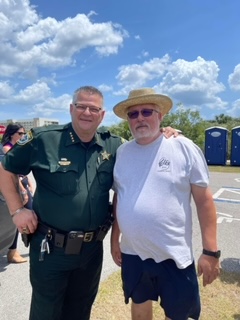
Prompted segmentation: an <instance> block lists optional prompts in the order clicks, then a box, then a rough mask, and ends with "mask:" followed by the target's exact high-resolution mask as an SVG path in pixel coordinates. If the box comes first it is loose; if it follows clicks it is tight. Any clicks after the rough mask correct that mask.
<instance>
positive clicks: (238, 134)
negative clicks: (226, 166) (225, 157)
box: [230, 126, 240, 166]
mask: <svg viewBox="0 0 240 320" xmlns="http://www.w3.org/2000/svg"><path fill="white" fill-rule="evenodd" d="M230 163H231V166H240V126H238V127H234V128H232V142H231V157H230Z"/></svg>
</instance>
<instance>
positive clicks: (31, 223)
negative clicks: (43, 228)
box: [13, 208, 38, 233]
mask: <svg viewBox="0 0 240 320" xmlns="http://www.w3.org/2000/svg"><path fill="white" fill-rule="evenodd" d="M13 222H14V224H15V225H16V227H17V228H18V230H19V232H20V233H34V231H35V230H36V228H37V225H38V219H37V216H36V214H35V213H34V211H32V210H29V209H26V208H24V209H23V210H21V211H20V212H19V213H18V214H16V215H15V216H14V217H13Z"/></svg>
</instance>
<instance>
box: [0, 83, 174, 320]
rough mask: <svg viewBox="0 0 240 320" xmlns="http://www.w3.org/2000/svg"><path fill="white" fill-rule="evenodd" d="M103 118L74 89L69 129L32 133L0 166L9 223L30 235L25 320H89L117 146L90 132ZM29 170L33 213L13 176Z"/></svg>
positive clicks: (96, 98) (97, 103)
mask: <svg viewBox="0 0 240 320" xmlns="http://www.w3.org/2000/svg"><path fill="white" fill-rule="evenodd" d="M104 113H105V111H104V109H103V96H102V93H101V92H100V91H99V90H98V89H96V88H94V87H82V88H79V89H78V90H76V92H75V93H74V96H73V101H72V103H71V105H70V114H71V118H72V122H71V123H69V124H66V125H56V126H48V127H41V128H35V129H32V130H31V131H30V132H29V133H27V135H25V136H24V137H23V138H22V139H21V140H20V141H19V142H18V143H17V144H16V145H15V146H14V147H13V148H12V149H11V150H10V151H9V152H8V153H7V155H6V156H5V158H4V159H3V161H2V164H0V190H1V191H2V193H3V195H4V197H5V198H6V201H7V204H8V208H9V211H10V213H11V215H12V217H13V222H14V223H15V224H16V226H17V228H18V230H19V231H20V232H21V233H22V234H24V235H26V234H29V235H31V241H30V281H31V285H32V301H31V310H30V318H29V319H30V320H69V319H71V320H88V319H89V318H90V313H91V307H92V304H93V302H94V299H95V296H96V294H97V290H98V285H99V280H100V274H101V269H102V258H103V245H102V240H103V238H104V236H105V234H106V233H107V231H108V229H109V227H110V226H111V218H110V217H109V216H110V214H109V190H110V189H111V187H112V183H113V166H114V163H115V155H116V150H117V148H118V147H119V146H120V145H121V144H122V142H123V140H122V139H121V138H119V137H117V136H114V135H112V134H110V133H109V132H108V131H101V130H97V127H98V126H99V124H100V123H101V121H102V119H103V117H104ZM173 133H175V134H176V131H174V130H172V131H171V130H170V132H169V135H171V134H173ZM176 135H177V134H176ZM30 171H32V173H33V175H34V178H35V181H36V191H35V194H34V200H33V211H31V210H28V209H26V208H24V207H23V205H22V200H21V197H20V195H19V191H18V180H17V174H19V173H22V174H25V175H27V174H28V173H29V172H30ZM28 240H29V239H28Z"/></svg>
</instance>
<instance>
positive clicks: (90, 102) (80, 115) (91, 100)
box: [70, 91, 105, 142]
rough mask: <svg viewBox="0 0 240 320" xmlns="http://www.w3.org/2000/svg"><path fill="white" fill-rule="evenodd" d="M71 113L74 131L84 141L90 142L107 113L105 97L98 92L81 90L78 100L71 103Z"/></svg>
mask: <svg viewBox="0 0 240 320" xmlns="http://www.w3.org/2000/svg"><path fill="white" fill-rule="evenodd" d="M86 107H87V108H86ZM70 114H71V118H72V126H73V129H74V131H75V132H76V133H77V135H78V136H79V138H80V139H81V140H82V141H84V142H89V141H91V140H92V138H93V136H94V135H95V132H96V130H97V127H98V126H99V124H100V123H101V122H102V120H103V117H104V114H105V111H104V110H103V98H102V97H101V96H100V95H99V94H97V93H92V92H88V91H79V93H78V95H77V97H76V102H73V103H72V104H71V105H70Z"/></svg>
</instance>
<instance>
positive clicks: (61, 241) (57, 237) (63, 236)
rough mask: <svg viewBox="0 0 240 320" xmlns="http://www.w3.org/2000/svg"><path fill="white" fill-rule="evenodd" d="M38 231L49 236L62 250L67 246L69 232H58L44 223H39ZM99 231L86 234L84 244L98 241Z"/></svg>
mask: <svg viewBox="0 0 240 320" xmlns="http://www.w3.org/2000/svg"><path fill="white" fill-rule="evenodd" d="M37 230H38V231H39V232H40V233H42V234H44V235H47V236H48V238H49V239H51V240H53V243H54V245H55V246H56V247H59V248H62V247H64V246H65V244H66V241H67V238H68V235H69V232H64V231H61V230H56V229H54V228H52V227H50V226H48V225H46V224H43V223H42V222H39V223H38V227H37ZM98 232H99V229H98V230H95V231H88V232H84V234H83V242H92V241H95V240H96V235H97V234H98Z"/></svg>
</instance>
